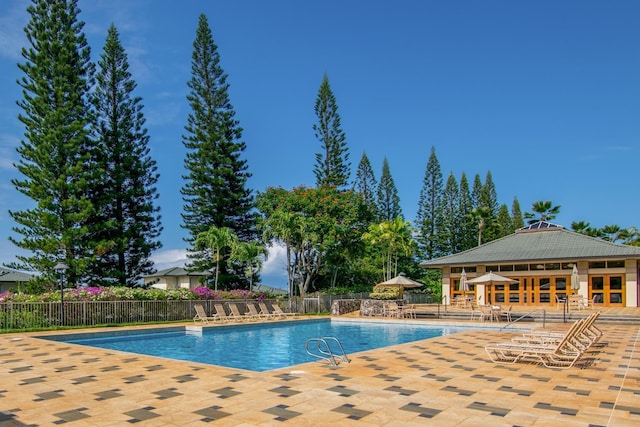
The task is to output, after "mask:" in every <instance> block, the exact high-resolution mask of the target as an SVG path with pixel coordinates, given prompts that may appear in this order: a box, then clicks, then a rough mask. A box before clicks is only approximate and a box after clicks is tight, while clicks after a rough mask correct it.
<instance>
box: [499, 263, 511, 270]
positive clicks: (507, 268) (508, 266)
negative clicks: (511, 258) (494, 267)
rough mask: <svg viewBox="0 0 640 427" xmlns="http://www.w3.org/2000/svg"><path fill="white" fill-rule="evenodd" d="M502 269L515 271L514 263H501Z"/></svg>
mask: <svg viewBox="0 0 640 427" xmlns="http://www.w3.org/2000/svg"><path fill="white" fill-rule="evenodd" d="M500 271H513V264H509V265H501V266H500Z"/></svg>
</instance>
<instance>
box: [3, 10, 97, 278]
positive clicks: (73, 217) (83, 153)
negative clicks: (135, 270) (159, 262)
mask: <svg viewBox="0 0 640 427" xmlns="http://www.w3.org/2000/svg"><path fill="white" fill-rule="evenodd" d="M27 12H28V13H29V15H30V20H29V22H28V23H27V26H26V27H25V33H26V35H27V40H28V42H29V47H26V48H23V49H22V57H23V59H24V62H22V63H20V64H18V67H19V68H20V70H21V71H22V73H23V76H22V77H21V78H20V79H19V80H18V84H19V85H20V86H21V87H22V94H23V98H22V99H21V100H19V101H18V105H19V106H20V107H21V109H22V113H21V114H20V115H19V116H18V118H19V120H20V121H21V122H22V123H23V124H24V126H25V133H24V136H25V139H24V140H22V141H20V144H19V146H18V148H17V151H18V154H19V155H20V160H19V161H18V164H17V169H18V171H19V172H20V173H21V174H22V177H21V178H18V179H14V180H12V184H13V185H14V186H15V188H16V189H17V190H18V191H19V192H20V193H22V194H24V195H25V196H26V197H28V198H29V199H31V200H32V201H33V202H34V203H33V206H34V207H33V208H29V209H25V210H21V211H10V212H9V215H10V216H11V217H12V218H13V220H14V221H15V223H16V224H18V225H17V226H15V227H13V231H14V232H15V233H17V234H19V235H21V236H22V237H21V238H20V237H17V238H14V237H10V241H11V242H12V243H14V244H15V245H16V246H18V247H19V248H21V249H25V250H27V251H30V253H29V254H27V255H18V256H17V257H16V258H17V259H18V262H17V263H13V264H12V265H11V266H12V267H14V268H18V269H21V270H27V271H37V272H41V273H42V274H41V275H38V276H37V279H36V280H37V281H41V282H43V283H44V282H49V283H51V282H53V279H54V278H55V274H54V272H53V267H54V265H55V264H56V263H57V262H58V261H59V260H60V259H61V258H62V259H63V260H64V262H65V263H66V265H67V266H68V270H67V272H66V276H67V277H66V278H65V283H76V282H78V281H81V280H84V277H85V274H86V269H87V266H88V265H89V263H90V262H92V261H93V259H94V255H93V253H92V242H93V236H92V235H91V230H90V228H89V227H88V226H87V223H88V222H89V221H90V220H91V218H92V216H93V215H94V213H95V212H94V207H93V203H92V200H91V199H90V195H89V194H88V193H89V192H90V191H89V190H90V189H89V182H90V181H91V180H90V176H89V177H88V175H87V174H88V173H89V172H88V171H91V168H92V167H93V165H91V164H90V157H89V153H90V152H92V151H93V141H92V140H91V139H90V137H89V131H90V124H91V121H92V111H91V108H90V107H89V101H88V96H89V91H90V88H91V86H92V85H93V72H94V67H93V65H92V63H91V52H90V48H89V46H88V44H87V40H86V38H85V35H84V33H83V31H82V29H83V27H84V23H83V22H81V21H78V14H79V9H78V7H77V0H66V1H49V0H34V1H33V3H32V4H31V5H30V6H29V7H28V8H27Z"/></svg>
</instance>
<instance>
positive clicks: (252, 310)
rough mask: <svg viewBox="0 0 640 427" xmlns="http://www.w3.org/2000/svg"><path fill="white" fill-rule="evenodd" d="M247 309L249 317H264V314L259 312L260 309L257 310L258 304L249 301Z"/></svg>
mask: <svg viewBox="0 0 640 427" xmlns="http://www.w3.org/2000/svg"><path fill="white" fill-rule="evenodd" d="M247 311H248V313H246V314H245V317H248V318H249V319H252V320H261V319H262V318H263V317H262V315H261V314H260V313H258V310H256V306H255V305H253V303H250V302H248V303H247Z"/></svg>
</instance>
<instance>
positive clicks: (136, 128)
mask: <svg viewBox="0 0 640 427" xmlns="http://www.w3.org/2000/svg"><path fill="white" fill-rule="evenodd" d="M96 83H97V84H96V88H95V91H94V94H93V105H94V108H95V111H96V124H95V133H96V135H97V141H96V142H97V146H96V150H95V153H94V154H95V155H94V162H95V164H96V166H97V167H96V168H95V170H97V171H100V174H99V175H98V176H97V177H96V178H97V179H96V181H95V182H96V185H95V186H94V190H95V191H94V194H93V196H92V199H93V200H94V203H95V205H96V207H97V208H98V209H97V212H96V216H95V218H94V220H95V221H94V231H95V233H94V235H95V236H97V238H98V239H99V240H98V241H97V242H95V243H96V247H95V252H96V254H97V255H98V256H97V259H96V261H95V262H93V263H92V264H91V266H90V271H89V274H90V276H91V277H90V281H91V282H92V283H100V282H102V284H113V283H119V284H126V285H128V286H135V285H136V284H137V282H138V281H139V279H140V278H141V276H142V275H143V274H148V273H151V272H153V262H152V261H151V260H150V259H149V257H150V256H151V252H152V251H153V250H155V249H158V248H160V246H161V244H160V242H159V241H158V240H157V238H158V236H159V235H160V232H161V231H162V227H161V226H160V217H159V214H158V211H159V208H157V207H156V206H154V200H155V199H156V198H157V192H156V187H155V185H156V183H157V181H158V174H157V172H156V171H157V166H156V162H155V161H154V160H153V159H151V157H150V156H149V147H148V143H149V136H148V135H147V130H146V129H145V128H144V124H145V118H144V115H143V112H142V108H143V105H142V103H141V101H142V99H141V98H140V97H137V96H134V90H135V88H136V83H135V81H134V80H133V79H132V76H131V73H130V72H129V63H128V59H127V54H126V52H125V50H124V48H123V47H122V44H121V43H120V39H119V35H118V31H117V30H116V28H115V26H113V25H112V26H111V27H109V30H108V32H107V38H106V42H105V46H104V52H103V53H102V55H101V57H100V60H99V61H98V72H97V74H96Z"/></svg>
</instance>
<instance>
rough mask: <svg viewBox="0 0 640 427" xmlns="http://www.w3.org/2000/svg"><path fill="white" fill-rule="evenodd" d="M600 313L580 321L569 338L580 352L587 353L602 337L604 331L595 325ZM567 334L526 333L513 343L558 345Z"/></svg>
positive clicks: (571, 343)
mask: <svg viewBox="0 0 640 427" xmlns="http://www.w3.org/2000/svg"><path fill="white" fill-rule="evenodd" d="M599 315H600V312H596V313H593V314H591V315H589V316H588V317H586V318H584V319H578V320H577V321H576V322H575V323H578V326H577V327H576V329H575V330H574V332H573V336H572V337H570V338H569V343H570V345H571V346H573V347H574V348H575V349H577V350H578V351H582V352H584V351H586V350H587V349H588V348H589V347H591V346H592V345H593V344H595V343H596V342H597V341H598V339H600V337H601V336H602V331H600V329H598V328H597V327H596V326H595V325H594V323H595V321H596V319H597V318H598V317H599ZM565 335H566V334H562V333H558V332H547V331H533V332H527V333H524V334H523V335H522V336H521V337H514V338H512V339H511V341H513V342H527V343H542V344H557V343H558V342H560V341H561V340H562V339H564V337H565Z"/></svg>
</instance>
